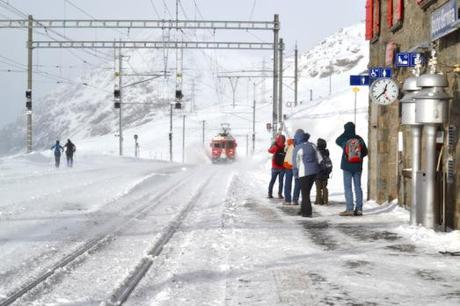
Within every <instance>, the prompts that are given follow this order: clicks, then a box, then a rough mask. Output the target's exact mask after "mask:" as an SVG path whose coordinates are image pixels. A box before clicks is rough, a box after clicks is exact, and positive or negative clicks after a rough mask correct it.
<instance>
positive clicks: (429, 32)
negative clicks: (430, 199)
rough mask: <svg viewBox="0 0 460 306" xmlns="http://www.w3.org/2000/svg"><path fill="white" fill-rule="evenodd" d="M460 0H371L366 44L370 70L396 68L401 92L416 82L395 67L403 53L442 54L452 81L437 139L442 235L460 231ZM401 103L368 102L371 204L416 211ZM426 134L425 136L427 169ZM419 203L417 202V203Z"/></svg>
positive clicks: (442, 70)
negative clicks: (407, 83)
mask: <svg viewBox="0 0 460 306" xmlns="http://www.w3.org/2000/svg"><path fill="white" fill-rule="evenodd" d="M459 7H460V0H367V3H366V39H367V40H369V43H370V57H369V58H370V60H369V68H371V67H390V68H392V73H393V76H392V77H393V79H394V80H396V81H397V83H398V84H399V86H400V88H402V85H403V83H404V81H405V80H406V79H407V78H408V77H410V76H413V74H412V72H411V69H410V68H405V67H402V68H401V67H395V66H396V65H395V59H396V54H397V53H398V52H419V53H421V54H422V55H424V57H425V58H429V57H430V50H431V48H432V46H433V42H435V43H436V44H437V45H435V48H436V50H437V56H438V66H437V67H438V69H437V70H438V72H440V73H443V74H445V75H446V76H447V80H448V84H449V85H448V88H446V92H447V93H448V94H449V95H450V96H452V97H453V99H451V100H450V101H449V102H448V106H447V118H446V122H445V123H443V124H441V125H440V126H439V128H438V133H437V141H436V142H437V145H436V154H437V160H438V163H437V167H436V176H437V178H436V195H437V196H436V201H435V202H436V204H437V207H438V209H439V216H440V218H439V224H440V225H441V226H440V228H442V229H460V142H459V136H458V135H459V131H460V98H459V97H460V91H459V85H460V80H459V78H460V66H459V65H460V29H459V21H458V16H459V12H458V8H459ZM400 122H401V103H400V102H399V101H396V102H395V103H392V104H390V105H385V106H381V105H377V104H374V103H372V102H369V135H368V139H369V181H368V194H369V199H372V200H376V201H377V202H378V203H384V202H391V201H394V200H396V199H398V202H399V203H400V205H402V206H406V207H408V208H409V206H410V205H411V179H412V178H411V171H410V168H411V150H412V143H411V142H412V141H411V133H410V128H408V127H407V126H404V125H401V124H400ZM425 151H426V134H425V132H422V146H421V155H422V159H421V161H422V167H423V163H424V159H423V155H424V152H425ZM417 203H418V201H417Z"/></svg>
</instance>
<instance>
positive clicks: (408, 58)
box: [395, 52, 425, 67]
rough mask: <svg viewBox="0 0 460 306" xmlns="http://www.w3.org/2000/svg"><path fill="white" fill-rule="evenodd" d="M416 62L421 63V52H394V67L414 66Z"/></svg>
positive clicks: (422, 58)
mask: <svg viewBox="0 0 460 306" xmlns="http://www.w3.org/2000/svg"><path fill="white" fill-rule="evenodd" d="M417 62H419V63H420V64H423V63H424V62H425V58H424V57H423V55H422V54H421V53H409V52H399V53H396V61H395V66H396V67H414V66H415V65H416V64H417Z"/></svg>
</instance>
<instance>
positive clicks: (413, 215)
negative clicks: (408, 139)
mask: <svg viewBox="0 0 460 306" xmlns="http://www.w3.org/2000/svg"><path fill="white" fill-rule="evenodd" d="M411 132H412V180H411V185H412V187H411V189H412V190H411V191H412V203H411V206H410V224H411V225H417V172H418V171H420V165H421V160H420V148H421V132H422V127H421V126H419V125H413V126H411Z"/></svg>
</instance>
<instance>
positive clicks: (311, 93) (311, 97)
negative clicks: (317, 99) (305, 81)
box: [310, 89, 313, 102]
mask: <svg viewBox="0 0 460 306" xmlns="http://www.w3.org/2000/svg"><path fill="white" fill-rule="evenodd" d="M311 101H313V89H310V102H311Z"/></svg>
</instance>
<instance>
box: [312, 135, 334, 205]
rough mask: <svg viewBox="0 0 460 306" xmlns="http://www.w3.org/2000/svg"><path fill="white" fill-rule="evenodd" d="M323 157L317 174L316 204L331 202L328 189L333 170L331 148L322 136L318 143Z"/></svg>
mask: <svg viewBox="0 0 460 306" xmlns="http://www.w3.org/2000/svg"><path fill="white" fill-rule="evenodd" d="M316 146H317V148H318V151H319V153H320V154H321V157H322V158H323V160H322V162H321V164H320V171H319V172H318V174H317V175H316V179H315V185H316V201H315V204H319V205H324V204H328V202H329V190H328V189H327V181H328V179H329V175H330V174H331V171H332V163H331V159H330V158H329V150H328V149H326V147H327V142H326V140H324V139H322V138H318V141H317V144H316Z"/></svg>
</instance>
